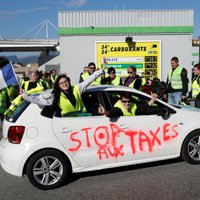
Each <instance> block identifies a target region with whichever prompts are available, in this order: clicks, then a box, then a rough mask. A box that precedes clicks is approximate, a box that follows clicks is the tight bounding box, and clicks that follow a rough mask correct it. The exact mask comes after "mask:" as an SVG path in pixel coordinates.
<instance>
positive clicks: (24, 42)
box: [0, 38, 59, 52]
mask: <svg viewBox="0 0 200 200" xmlns="http://www.w3.org/2000/svg"><path fill="white" fill-rule="evenodd" d="M58 50H59V39H49V38H44V39H0V52H34V51H43V52H49V51H58Z"/></svg>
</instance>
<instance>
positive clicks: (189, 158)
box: [181, 130, 200, 164]
mask: <svg viewBox="0 0 200 200" xmlns="http://www.w3.org/2000/svg"><path fill="white" fill-rule="evenodd" d="M181 157H182V158H183V160H185V161H186V162H188V163H192V164H200V130H198V131H193V132H191V133H190V134H189V135H188V136H187V137H186V138H185V140H184V142H183V145H182V151H181Z"/></svg>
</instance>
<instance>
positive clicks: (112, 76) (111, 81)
mask: <svg viewBox="0 0 200 200" xmlns="http://www.w3.org/2000/svg"><path fill="white" fill-rule="evenodd" d="M101 84H105V85H123V82H122V79H121V78H120V77H118V76H116V71H115V68H114V67H110V68H108V77H104V78H102V79H101Z"/></svg>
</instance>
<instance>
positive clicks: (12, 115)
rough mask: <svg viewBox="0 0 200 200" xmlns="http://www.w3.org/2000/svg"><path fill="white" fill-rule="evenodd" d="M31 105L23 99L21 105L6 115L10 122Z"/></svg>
mask: <svg viewBox="0 0 200 200" xmlns="http://www.w3.org/2000/svg"><path fill="white" fill-rule="evenodd" d="M29 105H30V102H27V101H23V102H22V103H21V104H20V105H19V106H17V107H16V108H15V110H14V111H12V112H9V113H8V114H7V115H6V116H5V119H6V120H8V121H10V122H15V121H16V120H17V119H18V118H19V116H20V115H21V114H22V113H23V112H24V110H25V109H26V108H27V107H28V106H29Z"/></svg>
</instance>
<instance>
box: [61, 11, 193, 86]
mask: <svg viewBox="0 0 200 200" xmlns="http://www.w3.org/2000/svg"><path fill="white" fill-rule="evenodd" d="M193 26H194V11H193V10H190V9H182V10H121V11H120V10H113V11H62V12H59V13H58V32H59V35H60V64H61V72H66V73H67V74H68V75H69V76H70V77H71V80H72V83H77V82H78V80H79V75H80V73H81V72H82V70H83V67H84V66H86V65H87V64H88V63H89V62H96V50H95V43H96V42H102V41H108V42H125V38H126V37H127V36H131V37H132V38H133V41H138V42H139V41H149V40H156V41H161V80H163V81H165V80H166V78H167V72H168V69H169V68H170V67H171V66H170V59H171V58H172V57H173V56H177V57H178V58H179V60H180V65H182V66H183V67H185V68H186V69H187V70H188V74H189V78H190V76H191V63H192V34H193Z"/></svg>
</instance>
